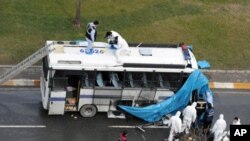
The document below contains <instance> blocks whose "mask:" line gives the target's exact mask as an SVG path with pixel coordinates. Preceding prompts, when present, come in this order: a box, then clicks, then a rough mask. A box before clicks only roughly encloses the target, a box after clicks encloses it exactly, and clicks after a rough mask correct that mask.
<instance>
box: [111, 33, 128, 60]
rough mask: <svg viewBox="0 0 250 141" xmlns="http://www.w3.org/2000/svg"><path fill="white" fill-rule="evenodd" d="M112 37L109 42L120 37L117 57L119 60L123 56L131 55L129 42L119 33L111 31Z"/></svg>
mask: <svg viewBox="0 0 250 141" xmlns="http://www.w3.org/2000/svg"><path fill="white" fill-rule="evenodd" d="M111 33H112V35H111V36H109V37H108V42H109V41H110V40H113V39H114V38H115V37H118V41H117V51H116V57H117V59H119V57H120V56H121V55H130V50H129V46H128V43H127V41H126V40H125V39H124V38H123V37H122V36H121V35H120V34H119V33H117V32H115V31H111Z"/></svg>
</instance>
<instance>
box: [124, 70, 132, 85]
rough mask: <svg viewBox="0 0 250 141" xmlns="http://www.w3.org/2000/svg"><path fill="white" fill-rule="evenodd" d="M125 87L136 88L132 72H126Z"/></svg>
mask: <svg viewBox="0 0 250 141" xmlns="http://www.w3.org/2000/svg"><path fill="white" fill-rule="evenodd" d="M124 79H125V80H124V87H131V88H133V87H134V83H133V77H132V73H130V72H128V73H127V72H126V73H125V78H124Z"/></svg>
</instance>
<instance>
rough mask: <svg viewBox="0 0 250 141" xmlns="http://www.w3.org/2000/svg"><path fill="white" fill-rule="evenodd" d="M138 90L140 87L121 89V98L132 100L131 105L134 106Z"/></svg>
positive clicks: (139, 90)
mask: <svg viewBox="0 0 250 141" xmlns="http://www.w3.org/2000/svg"><path fill="white" fill-rule="evenodd" d="M140 92H141V88H125V89H123V92H122V99H121V100H132V101H133V103H132V105H131V106H134V102H135V100H137V99H138V97H139V94H140Z"/></svg>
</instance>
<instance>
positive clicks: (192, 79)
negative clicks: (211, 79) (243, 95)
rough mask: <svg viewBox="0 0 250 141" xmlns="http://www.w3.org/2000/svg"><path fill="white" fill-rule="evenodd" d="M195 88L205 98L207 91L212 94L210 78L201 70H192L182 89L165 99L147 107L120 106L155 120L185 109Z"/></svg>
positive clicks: (128, 111) (131, 112)
mask: <svg viewBox="0 0 250 141" xmlns="http://www.w3.org/2000/svg"><path fill="white" fill-rule="evenodd" d="M193 90H198V93H199V96H200V97H202V98H204V99H206V92H210V93H211V94H212V92H211V90H210V89H209V87H208V79H207V78H206V76H204V75H203V73H202V72H201V71H199V70H195V71H194V72H192V73H191V74H190V76H189V77H188V79H187V81H186V82H185V83H184V85H183V86H182V87H181V88H180V90H179V91H178V92H176V94H174V95H173V96H171V97H170V98H169V99H167V100H165V101H162V102H160V103H158V104H154V105H150V106H146V107H130V106H122V105H119V106H118V107H119V108H121V109H122V110H124V111H125V112H127V113H129V114H131V115H133V116H135V117H138V118H140V119H143V120H145V121H147V122H155V121H159V120H160V119H161V118H162V116H164V115H166V114H174V113H175V112H177V111H179V110H183V109H184V108H185V107H186V106H187V104H188V102H189V100H190V96H191V94H192V91H193Z"/></svg>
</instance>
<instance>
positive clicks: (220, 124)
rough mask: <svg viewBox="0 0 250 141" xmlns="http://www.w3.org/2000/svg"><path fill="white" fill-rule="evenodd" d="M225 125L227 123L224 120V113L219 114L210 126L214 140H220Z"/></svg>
mask: <svg viewBox="0 0 250 141" xmlns="http://www.w3.org/2000/svg"><path fill="white" fill-rule="evenodd" d="M226 127H227V123H226V121H225V120H224V115H223V114H220V117H219V119H217V120H216V122H215V124H214V126H213V128H212V133H213V134H214V141H220V140H221V139H222V137H223V133H224V131H225V130H226Z"/></svg>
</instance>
